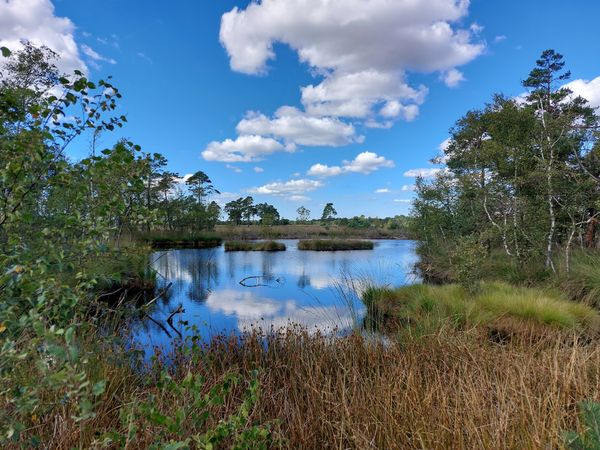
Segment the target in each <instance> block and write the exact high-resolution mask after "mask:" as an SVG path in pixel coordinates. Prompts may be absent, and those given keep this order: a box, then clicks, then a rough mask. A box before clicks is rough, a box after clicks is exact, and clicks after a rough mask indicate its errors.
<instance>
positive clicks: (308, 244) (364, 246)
mask: <svg viewBox="0 0 600 450" xmlns="http://www.w3.org/2000/svg"><path fill="white" fill-rule="evenodd" d="M373 247H374V244H373V242H372V241H363V240H359V239H305V240H302V241H300V242H298V250H313V251H317V252H326V251H340V250H373Z"/></svg>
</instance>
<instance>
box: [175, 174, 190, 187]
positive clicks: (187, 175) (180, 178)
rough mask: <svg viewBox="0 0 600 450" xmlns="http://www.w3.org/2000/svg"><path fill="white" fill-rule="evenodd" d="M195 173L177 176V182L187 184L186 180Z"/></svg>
mask: <svg viewBox="0 0 600 450" xmlns="http://www.w3.org/2000/svg"><path fill="white" fill-rule="evenodd" d="M192 175H193V173H186V174H185V175H184V176H182V177H176V178H175V182H176V183H178V184H185V182H186V181H187V180H189V179H190V178H191V177H192Z"/></svg>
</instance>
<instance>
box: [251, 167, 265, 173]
mask: <svg viewBox="0 0 600 450" xmlns="http://www.w3.org/2000/svg"><path fill="white" fill-rule="evenodd" d="M253 170H254V171H255V172H256V173H263V172H264V171H265V169H263V168H262V167H258V166H256V167H255V168H254V169H253Z"/></svg>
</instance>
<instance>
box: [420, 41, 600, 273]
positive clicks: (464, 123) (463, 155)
mask: <svg viewBox="0 0 600 450" xmlns="http://www.w3.org/2000/svg"><path fill="white" fill-rule="evenodd" d="M569 75H570V74H569V72H566V71H564V61H563V58H562V56H561V55H560V54H558V53H556V52H555V51H553V50H547V51H545V52H543V53H542V55H541V57H540V59H539V60H538V61H537V62H536V66H535V67H534V68H533V69H532V71H531V72H530V74H529V77H528V78H527V79H526V80H525V82H524V87H526V88H527V89H529V90H530V92H529V95H528V97H527V99H526V100H525V101H524V102H517V101H515V100H514V99H508V98H505V97H503V96H501V95H495V96H494V97H493V99H492V101H491V102H490V104H487V105H485V107H484V108H482V109H479V110H473V111H468V112H467V113H466V114H465V115H464V116H463V117H462V118H460V119H459V120H458V121H457V122H456V124H455V126H454V127H453V128H452V129H451V131H450V133H451V139H450V144H449V145H448V147H447V149H446V150H445V155H444V156H445V158H444V159H445V162H446V164H447V167H448V171H442V172H440V173H439V174H438V176H437V177H435V178H434V179H433V180H431V181H425V180H423V179H418V180H417V183H416V193H417V198H416V199H415V201H414V203H413V212H412V214H413V218H414V221H413V226H412V230H413V233H414V234H415V236H417V237H418V238H419V240H420V241H421V244H420V249H419V251H420V253H421V255H422V256H423V257H424V259H425V261H427V260H429V261H435V260H436V259H439V257H440V256H441V253H442V252H440V250H439V249H440V248H449V250H448V251H447V252H446V256H447V257H448V258H452V257H453V256H454V255H456V254H457V253H464V248H462V247H464V242H463V238H464V236H470V235H476V236H478V237H479V239H480V241H481V242H482V243H483V244H484V245H485V246H486V247H487V248H489V249H490V250H495V249H502V251H503V252H504V253H505V254H506V256H507V257H508V258H509V259H510V260H512V266H513V267H514V268H516V269H515V270H517V271H519V270H521V271H523V270H524V269H525V268H528V267H530V266H531V265H532V264H535V265H540V264H541V266H542V267H541V268H540V270H538V271H537V272H540V273H541V272H542V270H547V271H550V272H551V273H555V272H556V271H557V261H558V260H559V257H558V255H557V249H558V248H560V247H562V248H563V249H564V252H565V254H566V257H565V259H566V260H567V263H566V264H565V265H564V270H565V271H569V270H570V269H571V268H570V266H569V264H568V259H569V256H570V252H571V247H572V246H574V245H575V244H579V245H580V246H587V247H595V246H596V245H597V237H598V236H597V233H596V232H595V227H596V222H595V221H597V212H596V211H598V208H597V206H598V202H599V201H600V177H599V175H600V170H599V169H600V168H599V166H598V164H597V158H596V156H595V155H596V152H597V151H598V150H597V149H598V148H599V146H598V140H597V138H598V135H597V133H594V132H593V130H594V129H596V128H597V126H598V123H599V118H598V116H597V114H596V112H595V111H594V109H593V108H591V107H590V106H589V105H588V104H587V102H586V101H585V100H584V99H582V98H581V97H574V96H572V95H571V94H572V92H571V91H569V90H568V89H566V88H561V87H560V86H561V85H564V82H565V80H566V79H568V77H569ZM454 248H457V249H456V250H455V249H454ZM467 259H468V258H467ZM471 266H472V267H473V268H474V265H473V264H471ZM527 270H529V269H527ZM458 272H461V273H462V271H461V270H460V269H459V270H458Z"/></svg>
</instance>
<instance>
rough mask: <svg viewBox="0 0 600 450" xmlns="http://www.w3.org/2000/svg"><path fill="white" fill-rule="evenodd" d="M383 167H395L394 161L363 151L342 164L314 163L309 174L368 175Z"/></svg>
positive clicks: (324, 175)
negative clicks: (352, 173)
mask: <svg viewBox="0 0 600 450" xmlns="http://www.w3.org/2000/svg"><path fill="white" fill-rule="evenodd" d="M382 167H394V162H393V161H390V160H389V159H385V157H383V156H379V155H378V154H377V153H373V152H362V153H359V154H358V155H356V158H354V159H353V160H352V161H342V166H341V167H340V166H328V165H325V164H320V163H317V164H314V165H313V166H311V168H310V169H309V170H308V172H307V175H310V176H319V177H333V176H337V175H341V174H343V173H348V172H354V173H362V174H364V175H368V174H370V173H371V172H375V171H376V170H379V169H380V168H382Z"/></svg>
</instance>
